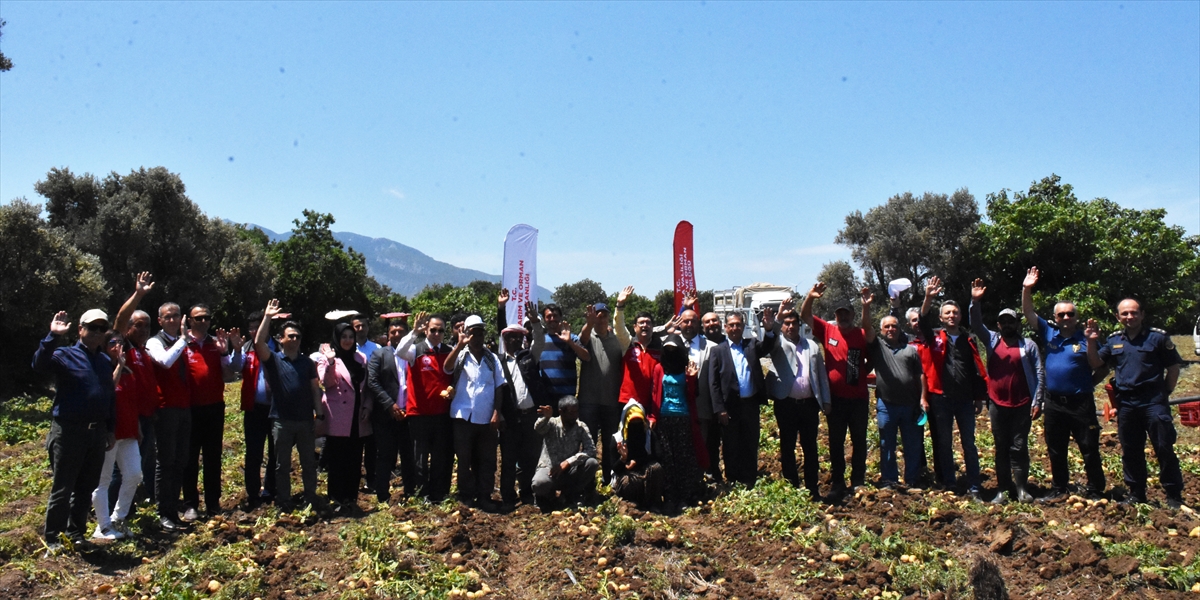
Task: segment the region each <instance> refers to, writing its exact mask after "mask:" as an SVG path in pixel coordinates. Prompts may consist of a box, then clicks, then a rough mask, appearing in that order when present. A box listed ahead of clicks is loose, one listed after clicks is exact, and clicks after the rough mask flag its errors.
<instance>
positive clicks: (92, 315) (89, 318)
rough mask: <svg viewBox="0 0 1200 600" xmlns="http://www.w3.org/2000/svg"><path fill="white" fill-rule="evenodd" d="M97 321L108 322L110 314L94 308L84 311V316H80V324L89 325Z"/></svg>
mask: <svg viewBox="0 0 1200 600" xmlns="http://www.w3.org/2000/svg"><path fill="white" fill-rule="evenodd" d="M97 321H103V322H105V323H108V315H107V314H105V312H104V311H102V310H100V309H98V308H93V309H92V310H89V311H87V312H85V313H83V316H82V317H79V324H80V325H88V324H91V323H95V322H97Z"/></svg>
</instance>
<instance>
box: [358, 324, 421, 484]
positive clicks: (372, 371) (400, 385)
mask: <svg viewBox="0 0 1200 600" xmlns="http://www.w3.org/2000/svg"><path fill="white" fill-rule="evenodd" d="M405 335H408V324H407V322H406V321H405V320H404V319H402V318H401V319H393V320H392V322H391V323H390V324H389V325H388V345H386V346H381V347H379V348H376V349H375V351H374V352H372V353H371V358H370V360H368V361H367V395H368V396H369V397H370V399H371V401H372V402H374V403H375V410H373V411H371V419H372V424H371V427H372V429H373V430H374V431H375V438H376V441H375V447H376V453H375V481H374V482H372V483H373V484H374V486H375V497H376V499H377V500H379V501H380V502H387V501H388V500H390V499H391V497H392V492H391V487H390V486H391V481H392V469H395V468H396V457H397V455H399V457H400V478H401V479H402V480H403V482H404V495H405V496H411V495H412V494H413V493H414V492H415V490H414V489H413V483H414V482H415V477H414V475H413V464H412V461H411V460H410V457H411V455H412V451H413V450H412V437H411V436H409V433H408V422H407V421H405V420H404V419H405V414H404V404H405V392H406V391H407V388H408V382H407V380H408V361H406V360H404V359H403V358H400V356H399V354H398V353H397V351H396V350H397V347H398V346H399V345H400V340H401V339H404V336H405Z"/></svg>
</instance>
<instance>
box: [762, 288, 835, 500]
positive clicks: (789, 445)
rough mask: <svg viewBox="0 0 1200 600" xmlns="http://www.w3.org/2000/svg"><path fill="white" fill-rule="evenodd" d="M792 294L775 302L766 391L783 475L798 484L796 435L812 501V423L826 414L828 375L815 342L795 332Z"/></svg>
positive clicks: (816, 472) (815, 471) (815, 469)
mask: <svg viewBox="0 0 1200 600" xmlns="http://www.w3.org/2000/svg"><path fill="white" fill-rule="evenodd" d="M794 305H795V302H794V301H793V300H792V299H790V298H789V299H787V300H784V301H783V303H781V304H780V305H779V319H778V320H777V321H776V323H775V329H774V334H775V336H776V337H778V339H779V341H778V343H777V344H776V346H775V348H774V349H773V350H771V368H770V370H769V371H768V372H767V395H768V397H770V398H771V399H772V400H773V401H774V402H775V422H776V423H777V424H778V425H779V463H780V469H781V471H782V472H783V473H782V474H783V478H784V479H786V480H788V481H790V482H791V483H792V485H794V486H796V487H800V478H799V475H798V473H797V470H796V438H797V437H799V438H800V449H801V450H803V451H804V487H805V488H808V493H809V494H810V495H811V496H812V498H813V500H819V499H820V498H821V494H820V491H819V490H818V478H819V476H820V465H819V464H818V462H817V428H818V427H819V426H820V423H821V413H822V412H824V413H825V414H829V406H830V402H831V399H830V396H829V376H828V375H827V374H826V372H825V358H824V357H823V356H822V354H821V348H820V347H819V346H817V343H816V342H814V341H812V340H810V339H807V338H805V337H804V336H802V335H800V315H799V314H798V313H797V312H796V311H795V309H794Z"/></svg>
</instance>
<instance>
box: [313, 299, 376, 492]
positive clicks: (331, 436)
mask: <svg viewBox="0 0 1200 600" xmlns="http://www.w3.org/2000/svg"><path fill="white" fill-rule="evenodd" d="M333 341H334V343H333V345H332V346H330V345H329V344H322V345H321V352H320V357H319V358H318V359H317V377H319V378H320V379H321V385H322V387H324V388H325V397H324V398H323V399H322V402H323V403H324V404H325V414H327V415H329V416H328V419H329V421H328V422H329V433H328V436H327V437H326V438H325V452H326V454H327V456H328V461H329V462H328V466H327V469H328V472H329V483H328V492H329V499H330V500H332V501H333V502H334V503H335V504H337V505H338V508H339V509H340V510H347V509H351V508H353V507H354V506H355V505H356V504H357V503H358V480H359V476H360V471H359V469H360V465H362V461H363V442H364V441H365V439H366V438H367V437H368V436H370V435H371V403H370V402H367V401H366V400H365V399H364V398H363V393H362V391H363V382H364V381H366V379H367V358H366V356H363V354H362V353H361V352H358V351H357V350H356V344H355V341H354V328H353V327H351V326H350V325H349V324H348V323H338V324H337V325H335V326H334V328H333Z"/></svg>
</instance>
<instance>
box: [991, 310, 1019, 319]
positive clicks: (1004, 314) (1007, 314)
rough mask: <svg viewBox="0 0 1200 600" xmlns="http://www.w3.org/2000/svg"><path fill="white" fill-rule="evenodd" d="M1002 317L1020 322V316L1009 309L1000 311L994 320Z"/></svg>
mask: <svg viewBox="0 0 1200 600" xmlns="http://www.w3.org/2000/svg"><path fill="white" fill-rule="evenodd" d="M1004 316H1009V317H1012V318H1014V319H1016V320H1018V321H1020V320H1021V315H1019V314H1017V311H1015V310H1013V309H1011V308H1006V309H1004V310H1002V311H1000V316H998V317H996V319H997V320H999V319H1000V318H1001V317H1004Z"/></svg>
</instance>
